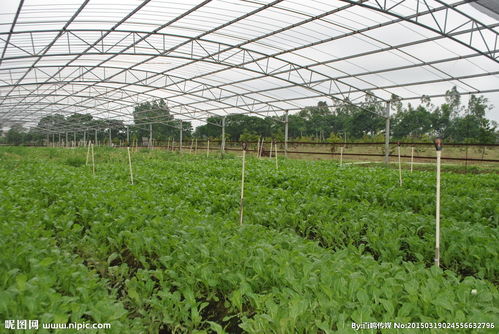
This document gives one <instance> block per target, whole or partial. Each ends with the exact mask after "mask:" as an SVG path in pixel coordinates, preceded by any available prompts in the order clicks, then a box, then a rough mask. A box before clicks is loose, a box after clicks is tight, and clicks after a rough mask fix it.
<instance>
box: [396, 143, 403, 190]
mask: <svg viewBox="0 0 499 334" xmlns="http://www.w3.org/2000/svg"><path fill="white" fill-rule="evenodd" d="M397 152H398V157H399V184H400V185H402V162H401V161H400V142H398V143H397Z"/></svg>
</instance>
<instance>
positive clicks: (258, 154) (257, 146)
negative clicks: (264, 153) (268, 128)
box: [256, 138, 260, 158]
mask: <svg viewBox="0 0 499 334" xmlns="http://www.w3.org/2000/svg"><path fill="white" fill-rule="evenodd" d="M259 156H260V138H258V142H257V144H256V157H257V158H258V157H259Z"/></svg>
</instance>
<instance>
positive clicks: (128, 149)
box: [126, 146, 133, 184]
mask: <svg viewBox="0 0 499 334" xmlns="http://www.w3.org/2000/svg"><path fill="white" fill-rule="evenodd" d="M126 149H127V151H128V165H129V166H130V182H131V183H132V184H133V171H132V157H131V156H130V146H128V147H127V148H126Z"/></svg>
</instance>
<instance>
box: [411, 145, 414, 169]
mask: <svg viewBox="0 0 499 334" xmlns="http://www.w3.org/2000/svg"><path fill="white" fill-rule="evenodd" d="M413 166H414V146H413V147H411V173H412V170H413Z"/></svg>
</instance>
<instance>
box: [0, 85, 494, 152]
mask: <svg viewBox="0 0 499 334" xmlns="http://www.w3.org/2000/svg"><path fill="white" fill-rule="evenodd" d="M390 105H391V113H392V115H391V117H390V123H391V127H390V130H391V131H390V132H391V136H392V140H400V141H430V140H431V139H432V138H433V137H435V136H440V137H442V138H444V139H446V140H447V141H452V142H467V143H483V144H485V143H487V144H490V143H497V142H499V132H498V131H497V130H496V129H497V124H496V122H494V121H491V120H488V119H487V118H486V117H485V115H486V112H487V111H488V110H489V109H491V108H492V106H490V105H489V104H488V100H487V99H486V98H485V97H483V96H475V95H471V96H470V98H469V101H468V103H467V105H463V104H462V103H461V95H460V94H459V93H458V91H457V89H456V87H453V88H452V89H451V90H449V91H447V92H446V94H445V101H444V103H443V104H441V105H435V104H433V103H432V101H431V99H430V98H429V97H426V96H423V97H422V98H421V101H420V103H419V105H417V106H416V105H412V104H408V105H406V106H404V105H403V104H402V102H401V101H400V99H399V98H397V97H396V96H392V99H391V103H390ZM132 116H133V124H131V125H125V123H124V121H123V120H116V119H103V118H99V119H95V118H93V116H92V115H91V114H80V113H75V114H72V115H70V116H67V117H65V116H63V115H61V114H54V115H47V116H44V117H42V118H41V119H40V121H39V122H38V124H37V125H36V126H35V127H32V128H30V129H29V130H28V129H25V128H23V127H22V126H20V125H14V126H12V127H11V129H10V130H9V131H8V132H7V134H6V137H5V138H4V141H6V142H7V143H9V144H21V143H27V142H32V143H40V142H42V141H43V140H44V139H46V137H47V135H46V131H49V133H52V135H51V136H52V137H50V136H49V138H51V139H52V140H55V141H58V139H59V136H60V135H62V140H65V135H66V134H65V133H61V132H60V131H61V129H78V130H77V131H76V132H71V133H70V134H69V139H68V140H70V141H71V140H77V141H79V140H82V139H83V137H84V136H85V135H86V138H87V140H90V139H92V140H94V138H95V130H97V140H99V141H102V142H106V140H108V138H109V132H111V138H112V140H113V141H114V142H115V143H118V142H120V141H121V142H125V141H126V140H127V135H128V138H130V141H132V140H133V141H136V142H138V143H139V144H144V143H147V142H149V140H150V139H153V140H155V141H163V142H164V141H167V140H172V139H173V140H176V141H178V140H179V139H180V129H182V136H183V138H184V139H185V140H189V139H190V138H199V139H220V138H221V127H220V125H221V124H222V116H212V117H209V118H208V119H207V123H206V124H205V125H201V126H198V127H197V128H196V129H195V130H194V129H193V126H192V123H191V122H187V121H180V120H179V119H176V118H175V117H174V116H175V115H174V114H173V113H172V112H171V110H170V109H169V108H168V106H167V104H166V102H165V101H164V100H162V99H160V100H157V101H152V102H145V103H141V104H138V105H136V106H135V108H134V111H133V115H132ZM385 121H386V118H385V105H384V104H383V103H381V102H380V101H378V100H376V99H375V98H374V97H373V96H372V95H370V94H366V98H365V100H364V101H363V103H361V104H357V105H355V104H353V103H351V102H350V101H348V100H346V101H340V102H336V103H334V104H332V105H328V104H327V103H326V102H319V103H318V104H317V105H316V106H309V107H305V108H303V109H302V110H300V111H299V112H297V113H295V114H289V115H288V134H289V140H295V141H317V142H342V141H383V137H384V133H385ZM284 122H285V116H269V117H258V116H252V115H243V114H231V115H227V116H226V117H225V136H226V139H227V140H233V141H256V140H257V139H258V138H260V137H264V138H267V140H270V139H274V140H278V141H282V140H284ZM63 131H64V130H63ZM127 131H128V134H127ZM84 133H85V134H84Z"/></svg>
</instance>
